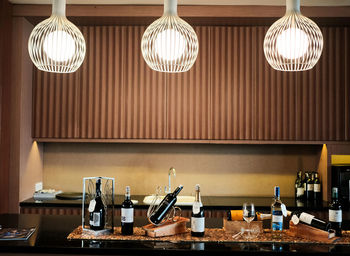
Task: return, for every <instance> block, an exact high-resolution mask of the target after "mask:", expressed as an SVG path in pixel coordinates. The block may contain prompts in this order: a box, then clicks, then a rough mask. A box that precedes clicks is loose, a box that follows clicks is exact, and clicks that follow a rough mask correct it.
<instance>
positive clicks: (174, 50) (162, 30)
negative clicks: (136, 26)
mask: <svg viewBox="0 0 350 256" xmlns="http://www.w3.org/2000/svg"><path fill="white" fill-rule="evenodd" d="M141 51H142V55H143V58H144V60H145V61H146V63H147V64H148V66H149V67H150V68H151V69H153V70H156V71H160V72H169V73H177V72H186V71H188V70H189V69H190V68H191V67H192V66H193V64H194V63H195V61H196V59H197V55H198V38H197V35H196V32H195V31H194V30H193V28H192V27H191V26H190V25H189V24H188V23H187V22H185V21H184V20H183V19H181V18H180V17H179V16H177V15H168V14H164V15H163V16H162V17H160V18H159V19H157V20H156V21H154V22H153V23H152V24H151V25H150V26H149V27H148V28H147V29H146V31H145V32H144V34H143V36H142V41H141Z"/></svg>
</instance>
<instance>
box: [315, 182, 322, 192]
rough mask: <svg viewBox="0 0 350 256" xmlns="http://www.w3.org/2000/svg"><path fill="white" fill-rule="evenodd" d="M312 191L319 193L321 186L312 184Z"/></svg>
mask: <svg viewBox="0 0 350 256" xmlns="http://www.w3.org/2000/svg"><path fill="white" fill-rule="evenodd" d="M314 191H315V192H321V184H314Z"/></svg>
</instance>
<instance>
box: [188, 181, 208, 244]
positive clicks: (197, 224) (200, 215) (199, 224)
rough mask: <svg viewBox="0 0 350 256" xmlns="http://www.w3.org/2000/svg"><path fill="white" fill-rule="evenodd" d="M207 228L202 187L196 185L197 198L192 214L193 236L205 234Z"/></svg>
mask: <svg viewBox="0 0 350 256" xmlns="http://www.w3.org/2000/svg"><path fill="white" fill-rule="evenodd" d="M204 229H205V217H204V209H203V204H202V201H201V195H200V187H199V184H197V185H196V198H195V201H194V203H193V206H192V215H191V235H192V236H199V237H201V236H204Z"/></svg>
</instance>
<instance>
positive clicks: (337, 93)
mask: <svg viewBox="0 0 350 256" xmlns="http://www.w3.org/2000/svg"><path fill="white" fill-rule="evenodd" d="M322 33H323V37H324V48H323V52H322V56H321V59H320V60H319V62H318V63H317V64H316V66H315V67H314V68H313V69H311V70H309V71H304V72H298V73H297V77H298V84H297V86H298V93H297V97H298V98H299V99H300V98H302V99H303V101H302V102H301V108H300V111H299V112H298V116H299V118H298V119H299V120H301V121H302V125H301V126H300V127H299V128H300V129H301V132H300V137H297V140H306V141H307V140H318V141H321V140H332V141H341V140H345V133H346V130H345V122H346V110H345V107H346V106H345V104H346V103H345V102H346V93H345V88H346V85H345V80H346V79H345V76H346V73H347V71H346V64H345V61H346V60H345V59H346V57H345V54H344V49H345V48H346V47H347V46H346V45H345V44H344V42H345V35H346V34H345V29H344V28H340V27H330V28H323V29H322Z"/></svg>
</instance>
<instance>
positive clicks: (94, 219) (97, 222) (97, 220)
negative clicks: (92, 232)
mask: <svg viewBox="0 0 350 256" xmlns="http://www.w3.org/2000/svg"><path fill="white" fill-rule="evenodd" d="M100 219H101V213H99V212H94V213H93V214H92V219H90V226H95V227H99V226H100V225H101V222H100Z"/></svg>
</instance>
